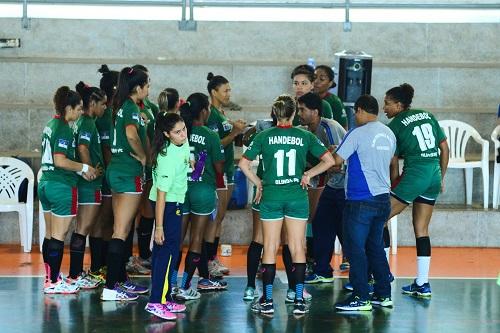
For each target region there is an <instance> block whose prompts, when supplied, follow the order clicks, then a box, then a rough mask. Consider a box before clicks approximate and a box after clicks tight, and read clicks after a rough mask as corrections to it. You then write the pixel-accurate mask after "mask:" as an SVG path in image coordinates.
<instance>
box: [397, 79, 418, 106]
mask: <svg viewBox="0 0 500 333" xmlns="http://www.w3.org/2000/svg"><path fill="white" fill-rule="evenodd" d="M399 87H400V88H401V91H403V92H404V93H405V95H406V96H407V97H408V98H409V100H410V103H411V100H412V99H413V95H414V94H415V90H414V89H413V87H412V86H411V85H410V84H408V83H403V84H401V85H400V86H399Z"/></svg>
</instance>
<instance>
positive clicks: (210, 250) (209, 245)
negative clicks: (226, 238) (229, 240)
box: [203, 241, 217, 261]
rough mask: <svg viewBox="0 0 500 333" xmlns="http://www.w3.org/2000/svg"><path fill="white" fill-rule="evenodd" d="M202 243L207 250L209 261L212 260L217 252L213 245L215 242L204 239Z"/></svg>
mask: <svg viewBox="0 0 500 333" xmlns="http://www.w3.org/2000/svg"><path fill="white" fill-rule="evenodd" d="M203 243H204V247H205V249H206V251H207V259H208V260H210V261H212V260H214V259H215V256H216V253H217V248H216V247H215V244H214V243H212V242H207V241H204V242H203Z"/></svg>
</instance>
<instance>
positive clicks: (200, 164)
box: [191, 151, 207, 182]
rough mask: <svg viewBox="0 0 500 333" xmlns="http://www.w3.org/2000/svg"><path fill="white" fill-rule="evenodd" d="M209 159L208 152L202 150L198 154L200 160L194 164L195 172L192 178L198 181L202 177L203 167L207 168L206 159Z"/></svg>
mask: <svg viewBox="0 0 500 333" xmlns="http://www.w3.org/2000/svg"><path fill="white" fill-rule="evenodd" d="M206 160H207V152H206V151H202V152H200V153H199V154H198V161H197V162H196V164H195V166H194V170H193V173H191V180H192V181H194V182H197V181H199V180H200V177H201V175H202V173H203V169H205V161H206Z"/></svg>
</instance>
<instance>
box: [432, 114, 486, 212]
mask: <svg viewBox="0 0 500 333" xmlns="http://www.w3.org/2000/svg"><path fill="white" fill-rule="evenodd" d="M439 125H440V126H441V127H442V128H443V130H444V133H445V134H446V138H447V139H446V140H447V141H448V145H449V148H450V161H449V163H448V168H449V169H464V173H465V190H466V191H465V192H466V203H467V205H471V204H472V179H473V173H472V171H473V169H474V168H481V171H482V174H483V207H484V209H487V208H488V194H489V177H490V175H489V166H488V164H489V148H490V143H489V142H488V141H487V140H484V139H483V138H482V137H481V135H480V134H479V133H478V131H477V130H476V129H475V128H474V127H472V126H471V125H469V124H467V123H464V122H462V121H458V120H441V121H439ZM470 138H472V139H473V140H474V141H476V142H477V143H478V144H480V145H481V159H480V160H479V161H466V160H465V147H466V146H467V142H468V141H469V139H470Z"/></svg>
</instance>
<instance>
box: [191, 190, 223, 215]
mask: <svg viewBox="0 0 500 333" xmlns="http://www.w3.org/2000/svg"><path fill="white" fill-rule="evenodd" d="M216 207H217V198H216V193H215V188H214V187H213V186H210V185H206V184H203V183H201V184H197V185H191V186H189V187H188V190H187V192H186V198H185V199H184V206H183V214H184V215H187V214H196V215H210V214H212V213H213V212H214V211H215V208H216Z"/></svg>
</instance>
